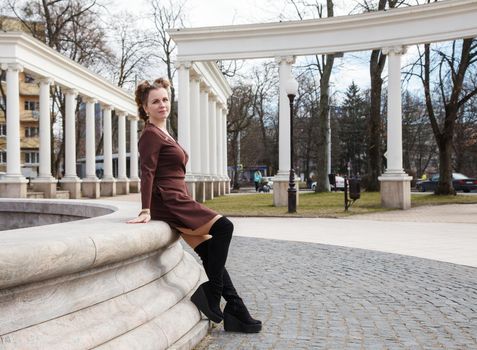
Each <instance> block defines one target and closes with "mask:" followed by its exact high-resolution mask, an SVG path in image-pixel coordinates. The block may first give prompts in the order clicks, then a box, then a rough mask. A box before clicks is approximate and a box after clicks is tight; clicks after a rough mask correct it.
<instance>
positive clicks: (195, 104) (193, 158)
mask: <svg viewBox="0 0 477 350" xmlns="http://www.w3.org/2000/svg"><path fill="white" fill-rule="evenodd" d="M200 103H201V100H200V77H199V76H197V75H193V76H192V79H191V81H190V111H191V113H190V127H191V133H190V138H191V153H190V160H189V162H190V163H191V171H192V174H194V175H198V174H200V172H201V154H202V153H201V149H200V146H201V144H200V138H201V135H200V127H201V125H200V122H201V120H200V119H201V118H200V116H201V114H200V113H201V105H200Z"/></svg>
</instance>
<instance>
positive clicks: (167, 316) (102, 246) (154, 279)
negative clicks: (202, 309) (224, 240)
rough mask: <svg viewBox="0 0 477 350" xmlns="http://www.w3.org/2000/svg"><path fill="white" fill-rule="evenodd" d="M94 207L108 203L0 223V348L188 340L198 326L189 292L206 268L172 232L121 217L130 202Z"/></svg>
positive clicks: (159, 344)
mask: <svg viewBox="0 0 477 350" xmlns="http://www.w3.org/2000/svg"><path fill="white" fill-rule="evenodd" d="M9 201H10V200H9ZM20 201H21V200H18V201H16V202H17V203H16V207H17V208H19V207H21V205H20V204H18V202H20ZM23 201H25V200H23ZM2 202H3V201H2ZM25 202H26V201H25ZM28 202H32V201H28ZM37 202H40V201H35V203H37ZM53 202H54V204H55V205H56V206H58V205H59V206H61V204H63V202H62V201H51V200H49V201H48V205H51V203H53ZM71 202H72V201H68V202H67V203H68V204H70V203H71ZM42 203H46V202H45V201H43V202H42ZM75 204H77V205H81V204H86V205H88V206H95V205H98V203H97V202H93V201H88V202H83V201H81V202H75ZM23 205H24V207H26V205H25V204H23ZM99 208H100V209H98V211H97V212H100V211H101V210H108V211H109V212H110V213H109V214H106V215H102V216H97V217H95V218H90V219H84V220H80V221H74V222H73V221H72V222H67V223H61V224H54V225H46V226H41V227H30V228H23V229H16V230H9V231H2V232H0V310H1V311H0V348H2V349H23V348H28V349H46V348H47V349H90V348H96V347H100V348H108V349H118V348H141V349H147V348H154V349H165V348H168V347H174V348H178V347H176V346H174V344H175V343H176V342H178V341H179V342H178V343H180V344H183V345H181V346H180V348H191V347H192V346H194V345H195V344H196V342H197V341H198V340H200V336H199V337H198V335H203V334H205V333H204V330H205V329H206V328H207V323H204V321H201V320H200V313H199V312H198V310H197V309H196V308H195V306H194V305H193V304H192V303H191V302H190V301H189V296H190V294H191V293H192V292H193V291H194V290H195V288H196V287H197V286H198V285H199V284H200V283H202V282H203V281H204V280H205V278H206V277H205V274H204V272H203V270H202V268H201V267H200V266H199V264H197V262H196V261H195V259H194V258H193V257H191V256H190V255H189V254H188V253H185V252H184V250H183V249H182V246H181V245H180V243H179V242H178V238H179V236H178V235H177V233H175V232H173V231H172V230H171V229H170V227H169V226H168V225H166V224H165V223H163V222H159V221H154V222H150V223H148V224H147V225H144V224H135V225H133V224H126V223H125V222H126V221H127V220H128V219H129V218H131V217H134V216H136V214H137V211H138V205H137V204H134V203H132V204H131V203H120V202H118V203H112V204H100V205H99ZM50 209H51V208H50ZM89 210H90V213H91V208H90V209H89ZM93 212H94V211H93ZM189 332H191V334H190V335H189ZM189 338H190V339H192V338H193V339H196V340H195V341H191V340H190V339H189ZM184 344H185V345H184Z"/></svg>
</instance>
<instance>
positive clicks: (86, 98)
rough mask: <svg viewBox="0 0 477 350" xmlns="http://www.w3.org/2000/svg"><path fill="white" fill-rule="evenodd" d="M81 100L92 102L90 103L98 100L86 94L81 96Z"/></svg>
mask: <svg viewBox="0 0 477 350" xmlns="http://www.w3.org/2000/svg"><path fill="white" fill-rule="evenodd" d="M83 101H84V102H85V103H92V104H95V103H97V102H98V100H97V99H95V98H93V97H88V96H84V97H83Z"/></svg>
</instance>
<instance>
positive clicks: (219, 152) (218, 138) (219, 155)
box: [215, 103, 223, 177]
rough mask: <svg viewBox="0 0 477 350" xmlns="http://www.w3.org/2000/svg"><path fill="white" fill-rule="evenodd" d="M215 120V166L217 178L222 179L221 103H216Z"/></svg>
mask: <svg viewBox="0 0 477 350" xmlns="http://www.w3.org/2000/svg"><path fill="white" fill-rule="evenodd" d="M215 120H216V121H217V124H216V135H217V136H216V142H217V146H216V147H215V148H216V149H217V155H216V157H217V164H216V173H217V175H218V176H219V177H222V155H223V149H222V147H223V143H222V131H223V130H222V103H217V109H216V115H215Z"/></svg>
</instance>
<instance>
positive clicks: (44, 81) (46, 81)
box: [38, 77, 55, 85]
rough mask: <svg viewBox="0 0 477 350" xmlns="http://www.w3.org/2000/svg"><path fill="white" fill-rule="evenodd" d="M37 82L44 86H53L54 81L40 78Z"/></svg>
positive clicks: (49, 78)
mask: <svg viewBox="0 0 477 350" xmlns="http://www.w3.org/2000/svg"><path fill="white" fill-rule="evenodd" d="M38 82H39V83H40V84H45V85H54V84H55V80H54V79H53V78H51V77H42V78H39V79H38Z"/></svg>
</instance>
